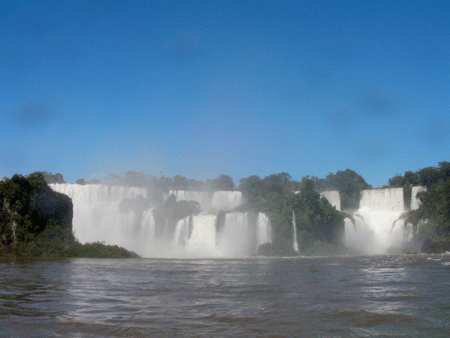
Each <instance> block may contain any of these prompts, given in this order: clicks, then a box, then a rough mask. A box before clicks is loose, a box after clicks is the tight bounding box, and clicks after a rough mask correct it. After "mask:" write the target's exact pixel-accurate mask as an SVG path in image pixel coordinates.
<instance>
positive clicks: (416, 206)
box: [410, 185, 427, 210]
mask: <svg viewBox="0 0 450 338" xmlns="http://www.w3.org/2000/svg"><path fill="white" fill-rule="evenodd" d="M424 191H427V187H424V186H420V185H419V186H416V187H412V189H411V206H410V208H411V210H417V209H419V207H420V199H419V198H418V197H417V194H418V193H420V192H424Z"/></svg>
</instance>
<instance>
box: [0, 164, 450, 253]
mask: <svg viewBox="0 0 450 338" xmlns="http://www.w3.org/2000/svg"><path fill="white" fill-rule="evenodd" d="M47 183H65V182H64V179H63V176H62V175H61V174H59V173H57V174H51V173H47V172H35V173H33V174H30V175H29V176H27V177H23V176H20V175H14V176H13V177H12V178H11V179H6V180H4V181H2V182H0V211H1V219H0V221H1V222H0V234H1V236H0V255H2V256H3V257H5V256H9V257H28V256H33V257H44V258H56V257H130V256H134V255H135V254H133V253H130V252H128V251H126V250H125V249H121V248H118V247H114V246H106V245H104V244H102V243H91V244H84V245H82V244H80V243H79V242H77V240H76V239H75V238H74V236H73V234H72V225H71V220H72V204H71V203H72V202H71V200H70V198H68V197H67V196H65V195H62V194H58V193H55V192H53V191H52V190H51V189H50V188H49V187H48V186H47ZM77 183H78V184H96V183H104V184H105V183H106V184H121V185H127V186H138V187H147V188H148V192H149V200H147V199H144V198H143V197H142V196H138V197H137V198H134V199H126V200H123V201H122V203H121V204H120V209H121V211H123V212H128V211H130V210H132V211H133V212H134V213H135V214H136V215H137V218H136V222H140V220H141V218H139V217H142V215H143V212H144V211H145V210H147V209H148V208H149V207H150V206H154V210H153V214H154V218H155V225H156V228H155V229H156V235H157V236H163V237H168V238H171V236H172V235H173V232H174V229H175V226H176V224H177V222H178V221H179V220H181V219H184V218H186V217H188V216H190V215H194V214H197V213H199V212H200V205H199V204H198V203H197V202H193V201H176V199H175V196H174V195H170V196H169V197H168V198H166V199H163V195H164V194H167V193H168V192H169V191H170V190H177V189H180V190H197V191H208V192H212V191H216V190H240V191H241V192H242V193H243V195H244V198H245V200H246V203H245V204H244V205H241V206H240V207H238V208H237V210H236V211H251V212H252V213H253V215H255V213H256V212H264V213H265V214H266V215H267V216H268V217H269V218H270V221H271V224H272V236H273V240H272V245H270V247H268V246H267V245H266V246H265V247H264V248H263V249H264V251H265V253H269V254H282V255H290V254H294V252H293V249H292V239H293V229H292V224H293V223H292V220H293V219H292V218H293V212H294V215H295V223H296V226H297V239H298V244H299V247H300V250H301V252H302V253H304V254H305V253H306V254H307V253H314V252H319V251H321V252H323V251H324V250H326V251H328V252H329V251H330V250H331V251H336V250H342V245H341V244H340V238H341V235H342V233H343V230H344V217H347V216H348V214H346V213H342V212H339V211H337V210H336V209H335V208H334V207H333V206H331V205H330V203H329V202H328V200H327V199H325V198H320V194H319V192H321V191H326V190H337V191H339V192H340V195H341V209H342V210H349V211H351V210H356V209H358V207H359V205H358V203H359V197H360V192H361V190H364V189H370V188H372V187H371V186H370V185H369V184H367V183H366V182H365V180H364V179H363V178H362V177H361V176H360V175H359V174H357V173H356V172H355V171H353V170H350V169H347V170H344V171H338V172H336V173H335V174H333V173H330V174H329V175H327V176H326V177H325V178H318V177H314V176H312V177H309V176H307V177H304V178H302V180H301V181H295V180H293V179H292V177H291V176H290V175H289V174H288V173H279V174H272V175H269V176H267V177H264V178H260V177H258V176H255V175H253V176H249V177H246V178H243V179H241V180H240V182H239V186H238V187H236V185H235V184H234V182H233V179H232V178H231V177H230V176H228V175H220V176H219V177H217V178H216V179H213V180H210V179H208V180H206V181H197V180H193V179H187V178H185V177H183V176H179V175H177V176H174V177H173V178H170V177H165V176H161V177H160V178H156V177H154V176H149V175H145V174H143V173H142V172H133V171H129V172H127V173H125V175H124V176H120V175H116V174H110V175H108V176H107V177H106V178H105V180H103V181H102V182H100V181H98V180H91V181H88V182H86V181H85V180H84V179H79V180H78V181H77ZM415 185H422V186H426V187H427V188H428V190H427V191H426V192H423V193H421V195H420V199H421V202H422V204H421V206H420V208H419V209H418V210H412V211H410V212H409V213H408V215H407V219H406V221H407V222H410V223H412V224H413V225H414V226H415V228H416V229H417V235H416V236H417V237H419V238H423V239H425V245H424V248H425V249H424V250H426V251H444V250H447V251H448V250H450V163H449V162H440V163H439V164H438V167H427V168H424V169H420V170H418V171H416V172H412V171H406V172H405V173H404V175H400V174H397V175H395V176H394V177H393V178H391V179H389V182H388V186H385V187H402V188H403V191H404V201H405V206H408V207H409V204H410V197H411V190H412V187H413V186H415ZM223 217H224V213H223V212H221V211H219V216H218V219H219V218H223ZM218 224H219V225H220V224H221V222H218Z"/></svg>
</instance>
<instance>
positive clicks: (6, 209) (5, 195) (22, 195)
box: [0, 174, 73, 249]
mask: <svg viewBox="0 0 450 338" xmlns="http://www.w3.org/2000/svg"><path fill="white" fill-rule="evenodd" d="M72 217H73V205H72V200H71V199H70V198H69V197H67V196H65V195H63V194H60V193H55V192H53V191H52V190H51V189H50V188H49V187H48V186H47V183H46V182H45V180H44V178H43V176H42V175H38V174H30V175H29V176H27V177H23V176H20V175H14V176H13V177H12V178H11V179H9V180H6V181H1V182H0V248H6V249H11V248H13V247H14V246H16V244H17V243H18V242H25V243H27V242H30V241H33V239H34V238H35V236H36V235H39V234H40V233H41V232H42V231H44V230H45V228H46V227H47V225H49V224H52V225H57V226H59V227H61V228H62V229H69V230H70V232H69V233H72Z"/></svg>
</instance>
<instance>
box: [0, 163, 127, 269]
mask: <svg viewBox="0 0 450 338" xmlns="http://www.w3.org/2000/svg"><path fill="white" fill-rule="evenodd" d="M57 175H60V174H57ZM57 177H59V176H57ZM60 179H61V180H62V175H61V176H60ZM72 213H73V206H72V201H71V199H70V198H69V197H67V196H66V195H63V194H59V193H56V192H54V191H52V190H51V189H50V188H49V187H48V185H47V182H46V181H45V176H44V174H43V173H42V172H35V173H32V174H30V175H28V176H27V177H23V176H21V175H17V174H16V175H14V176H13V177H12V178H11V179H6V180H3V181H0V257H2V260H16V259H32V258H68V257H133V256H136V255H135V254H133V253H130V252H128V251H126V250H125V249H121V248H118V247H113V246H105V245H103V244H101V243H93V244H85V245H82V244H80V243H79V242H77V240H76V239H75V237H74V236H73V234H72V216H73V214H72Z"/></svg>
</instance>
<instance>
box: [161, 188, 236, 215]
mask: <svg viewBox="0 0 450 338" xmlns="http://www.w3.org/2000/svg"><path fill="white" fill-rule="evenodd" d="M170 194H173V195H175V197H176V199H177V201H195V202H198V203H199V204H200V207H201V209H202V211H204V212H208V211H210V210H211V209H212V210H213V211H219V210H222V211H231V210H233V209H234V208H236V207H238V206H240V205H241V204H242V203H243V199H242V193H241V192H240V191H215V192H214V193H209V192H206V191H189V190H170V191H169V195H170Z"/></svg>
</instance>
